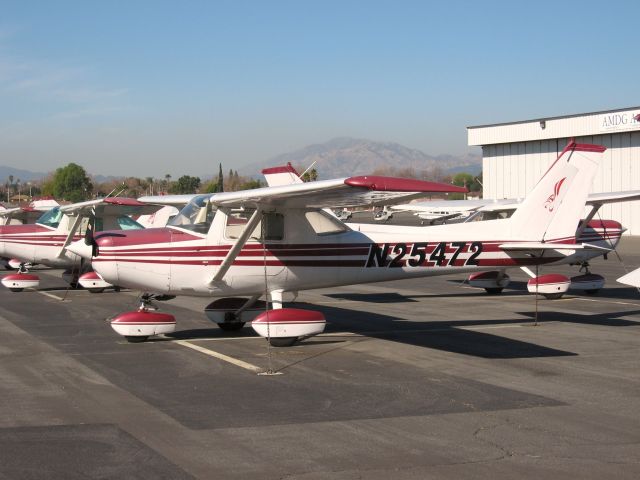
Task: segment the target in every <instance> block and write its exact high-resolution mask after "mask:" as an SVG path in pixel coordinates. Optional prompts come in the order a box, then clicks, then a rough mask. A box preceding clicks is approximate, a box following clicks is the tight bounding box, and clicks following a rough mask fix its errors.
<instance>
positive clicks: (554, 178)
mask: <svg viewBox="0 0 640 480" xmlns="http://www.w3.org/2000/svg"><path fill="white" fill-rule="evenodd" d="M604 150H605V147H602V146H599V145H589V144H577V143H575V142H570V143H569V144H568V145H567V147H566V148H565V149H564V150H563V151H562V153H561V154H560V155H559V157H558V159H557V160H556V162H555V163H554V164H553V165H552V166H551V167H550V168H549V170H548V171H547V173H546V174H545V175H544V176H543V177H542V179H541V180H540V181H539V182H538V184H537V185H536V187H535V188H534V189H533V191H532V192H531V193H530V194H529V195H528V196H527V198H526V199H525V201H524V202H523V203H522V204H521V205H520V207H519V208H518V209H517V211H516V212H515V213H514V214H513V216H512V217H511V218H509V219H507V220H500V221H497V220H496V221H486V222H475V223H468V224H455V225H439V226H433V227H429V228H424V227H404V226H396V225H379V224H378V225H376V226H375V231H362V230H360V231H359V230H358V229H357V226H354V227H353V228H350V227H349V226H348V225H345V224H344V223H342V222H340V221H339V220H337V219H336V218H335V217H334V216H332V215H330V214H328V213H327V212H325V211H324V210H323V209H325V208H329V207H334V208H340V207H357V206H364V205H388V204H392V203H394V202H397V203H400V202H402V201H405V202H406V201H407V199H409V198H415V197H418V196H423V195H424V193H425V192H434V191H440V192H443V191H449V192H451V191H460V189H459V187H454V186H452V185H442V184H432V183H429V182H422V181H418V180H407V179H392V178H385V177H366V176H365V177H351V178H346V179H337V180H324V181H317V182H309V183H294V184H292V185H279V186H272V187H266V188H259V189H255V190H247V191H240V192H228V193H217V194H214V195H210V194H206V195H199V196H195V197H194V198H193V199H192V200H191V202H190V203H189V204H188V205H187V206H186V207H185V208H184V209H183V210H182V211H181V212H180V214H179V215H178V216H177V217H176V218H175V219H174V220H173V222H172V224H171V225H169V226H168V227H167V228H160V229H148V230H139V231H125V232H110V231H105V232H100V233H96V234H95V235H93V237H92V238H86V239H85V240H87V241H88V242H87V241H79V242H75V243H73V244H72V245H70V247H69V249H70V250H71V251H73V252H75V253H77V254H78V255H81V256H82V257H84V258H87V259H91V260H92V262H93V268H94V269H95V270H96V271H97V272H98V273H99V274H100V275H101V276H102V277H103V278H104V279H105V280H106V281H108V282H110V283H113V284H117V285H121V286H124V287H129V288H133V289H141V290H144V291H146V292H154V294H158V295H164V296H166V295H190V296H208V297H218V300H216V301H214V302H213V303H212V304H210V305H209V306H208V307H207V309H206V310H207V314H208V316H209V318H210V319H211V320H213V321H214V322H216V323H218V324H219V325H220V327H221V328H223V329H225V330H234V329H238V328H241V327H242V326H243V325H244V322H247V321H250V320H253V322H252V326H253V327H254V329H255V330H256V331H257V332H258V333H259V334H261V335H263V336H265V337H267V338H269V341H270V342H271V343H272V344H274V345H289V344H292V343H293V342H295V340H296V339H297V338H299V337H305V336H308V335H313V334H316V333H319V332H320V331H322V329H323V328H324V324H325V319H324V317H323V315H322V314H321V313H320V312H313V311H307V310H299V309H292V308H283V307H282V300H283V294H284V293H285V292H297V291H300V290H306V289H313V288H326V287H331V286H341V285H350V284H355V283H366V282H379V281H383V280H396V279H402V278H409V277H428V276H433V275H444V274H450V273H455V272H473V271H486V270H495V269H496V268H504V267H507V266H523V265H540V264H546V263H550V262H554V261H557V260H560V259H562V258H564V257H565V256H566V253H567V252H575V251H581V250H588V249H596V250H599V251H603V249H602V248H599V247H594V246H592V245H590V244H588V243H577V242H576V231H575V225H576V224H577V223H578V221H579V219H580V216H581V214H582V211H583V209H584V206H585V202H586V199H587V193H588V191H589V188H590V186H591V182H592V180H593V176H594V175H595V172H596V169H597V167H598V164H599V162H600V159H601V156H602V152H604ZM153 296H154V295H153V294H145V295H143V296H142V305H141V306H140V309H139V310H137V311H134V312H125V313H122V314H120V315H118V316H116V317H115V318H114V319H112V321H111V325H112V327H113V328H114V330H116V331H117V332H118V333H120V334H121V335H124V336H125V337H126V338H127V339H128V340H129V341H143V340H145V339H146V338H148V337H149V336H150V335H154V334H159V333H168V332H172V331H174V329H175V318H174V317H173V316H171V315H168V314H166V313H161V312H155V311H153V310H152V306H151V304H150V301H151V300H152V299H153ZM239 296H244V298H241V297H239ZM262 296H264V297H265V299H266V300H267V301H268V302H270V303H271V307H272V310H266V309H265V307H264V305H263V304H262V303H260V304H259V303H258V300H259V299H260V297H262ZM261 311H262V313H260V312H261Z"/></svg>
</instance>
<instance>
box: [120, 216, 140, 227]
mask: <svg viewBox="0 0 640 480" xmlns="http://www.w3.org/2000/svg"><path fill="white" fill-rule="evenodd" d="M116 222H117V223H118V226H119V227H120V230H141V229H143V228H144V227H143V226H142V225H140V224H139V223H138V222H136V221H135V220H134V219H133V218H131V217H128V216H127V215H120V216H119V217H118V218H116Z"/></svg>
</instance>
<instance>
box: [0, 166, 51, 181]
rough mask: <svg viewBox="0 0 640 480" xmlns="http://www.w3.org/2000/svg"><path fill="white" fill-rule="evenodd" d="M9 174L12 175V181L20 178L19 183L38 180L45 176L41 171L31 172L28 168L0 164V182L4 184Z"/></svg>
mask: <svg viewBox="0 0 640 480" xmlns="http://www.w3.org/2000/svg"><path fill="white" fill-rule="evenodd" d="M9 175H13V181H14V182H16V181H17V180H18V179H20V182H21V183H25V182H30V181H32V180H40V179H41V178H44V177H46V176H47V174H46V173H42V172H31V171H29V170H22V169H19V168H13V167H7V166H4V165H0V184H4V183H5V182H7V181H8V180H9Z"/></svg>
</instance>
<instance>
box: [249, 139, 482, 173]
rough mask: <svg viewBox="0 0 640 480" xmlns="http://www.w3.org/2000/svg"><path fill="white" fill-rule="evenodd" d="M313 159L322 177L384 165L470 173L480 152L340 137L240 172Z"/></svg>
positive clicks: (474, 170)
mask: <svg viewBox="0 0 640 480" xmlns="http://www.w3.org/2000/svg"><path fill="white" fill-rule="evenodd" d="M314 161H315V162H316V165H315V168H316V170H317V171H318V173H319V177H320V178H323V179H327V178H336V177H348V176H352V175H363V174H367V173H369V174H370V173H372V172H373V171H375V170H376V169H381V168H385V167H393V168H394V169H405V168H412V169H414V170H416V171H421V170H429V169H433V168H435V167H437V168H439V169H441V170H442V171H444V172H446V173H457V172H459V171H468V172H469V173H473V174H476V173H478V172H479V171H480V170H481V169H482V156H481V155H474V154H468V155H464V156H460V157H458V156H454V155H437V156H432V155H428V154H426V153H424V152H422V151H420V150H416V149H412V148H408V147H405V146H403V145H400V144H398V143H393V142H374V141H371V140H362V139H356V138H348V137H341V138H334V139H333V140H329V141H328V142H325V143H320V144H316V145H309V146H307V147H304V148H302V149H300V150H296V151H294V152H289V153H284V154H281V155H278V156H276V157H272V158H270V159H268V160H265V161H262V162H256V163H253V164H251V165H247V166H246V167H243V168H242V169H241V170H240V172H239V173H241V174H243V175H250V176H256V175H257V174H259V173H260V170H262V169H263V168H265V167H273V166H279V165H285V164H286V163H287V162H291V164H293V165H296V166H299V167H303V168H306V167H308V166H309V165H311V164H312V163H313V162H314Z"/></svg>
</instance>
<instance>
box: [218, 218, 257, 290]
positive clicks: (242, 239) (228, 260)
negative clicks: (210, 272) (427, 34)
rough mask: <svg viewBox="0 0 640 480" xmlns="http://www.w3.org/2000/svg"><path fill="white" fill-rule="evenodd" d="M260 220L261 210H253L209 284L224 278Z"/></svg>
mask: <svg viewBox="0 0 640 480" xmlns="http://www.w3.org/2000/svg"><path fill="white" fill-rule="evenodd" d="M260 220H262V210H260V209H259V208H258V209H256V211H255V212H253V215H251V218H250V219H249V221H248V222H247V224H246V226H245V227H244V230H242V233H241V234H240V236H239V237H238V239H237V240H236V243H234V244H233V246H232V247H231V248H230V249H229V253H227V256H226V257H224V260H222V263H221V264H220V268H219V269H218V271H217V272H216V274H215V275H214V276H213V278H212V279H211V280H210V281H209V285H213V284H215V283H218V282H220V281H221V280H222V279H223V278H224V276H225V274H226V273H227V270H229V267H231V264H232V263H233V261H234V260H235V259H236V257H237V256H238V254H239V253H240V250H242V247H244V245H245V243H247V240H249V237H250V236H251V234H252V233H253V230H254V229H255V228H256V226H257V225H258V222H260Z"/></svg>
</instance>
